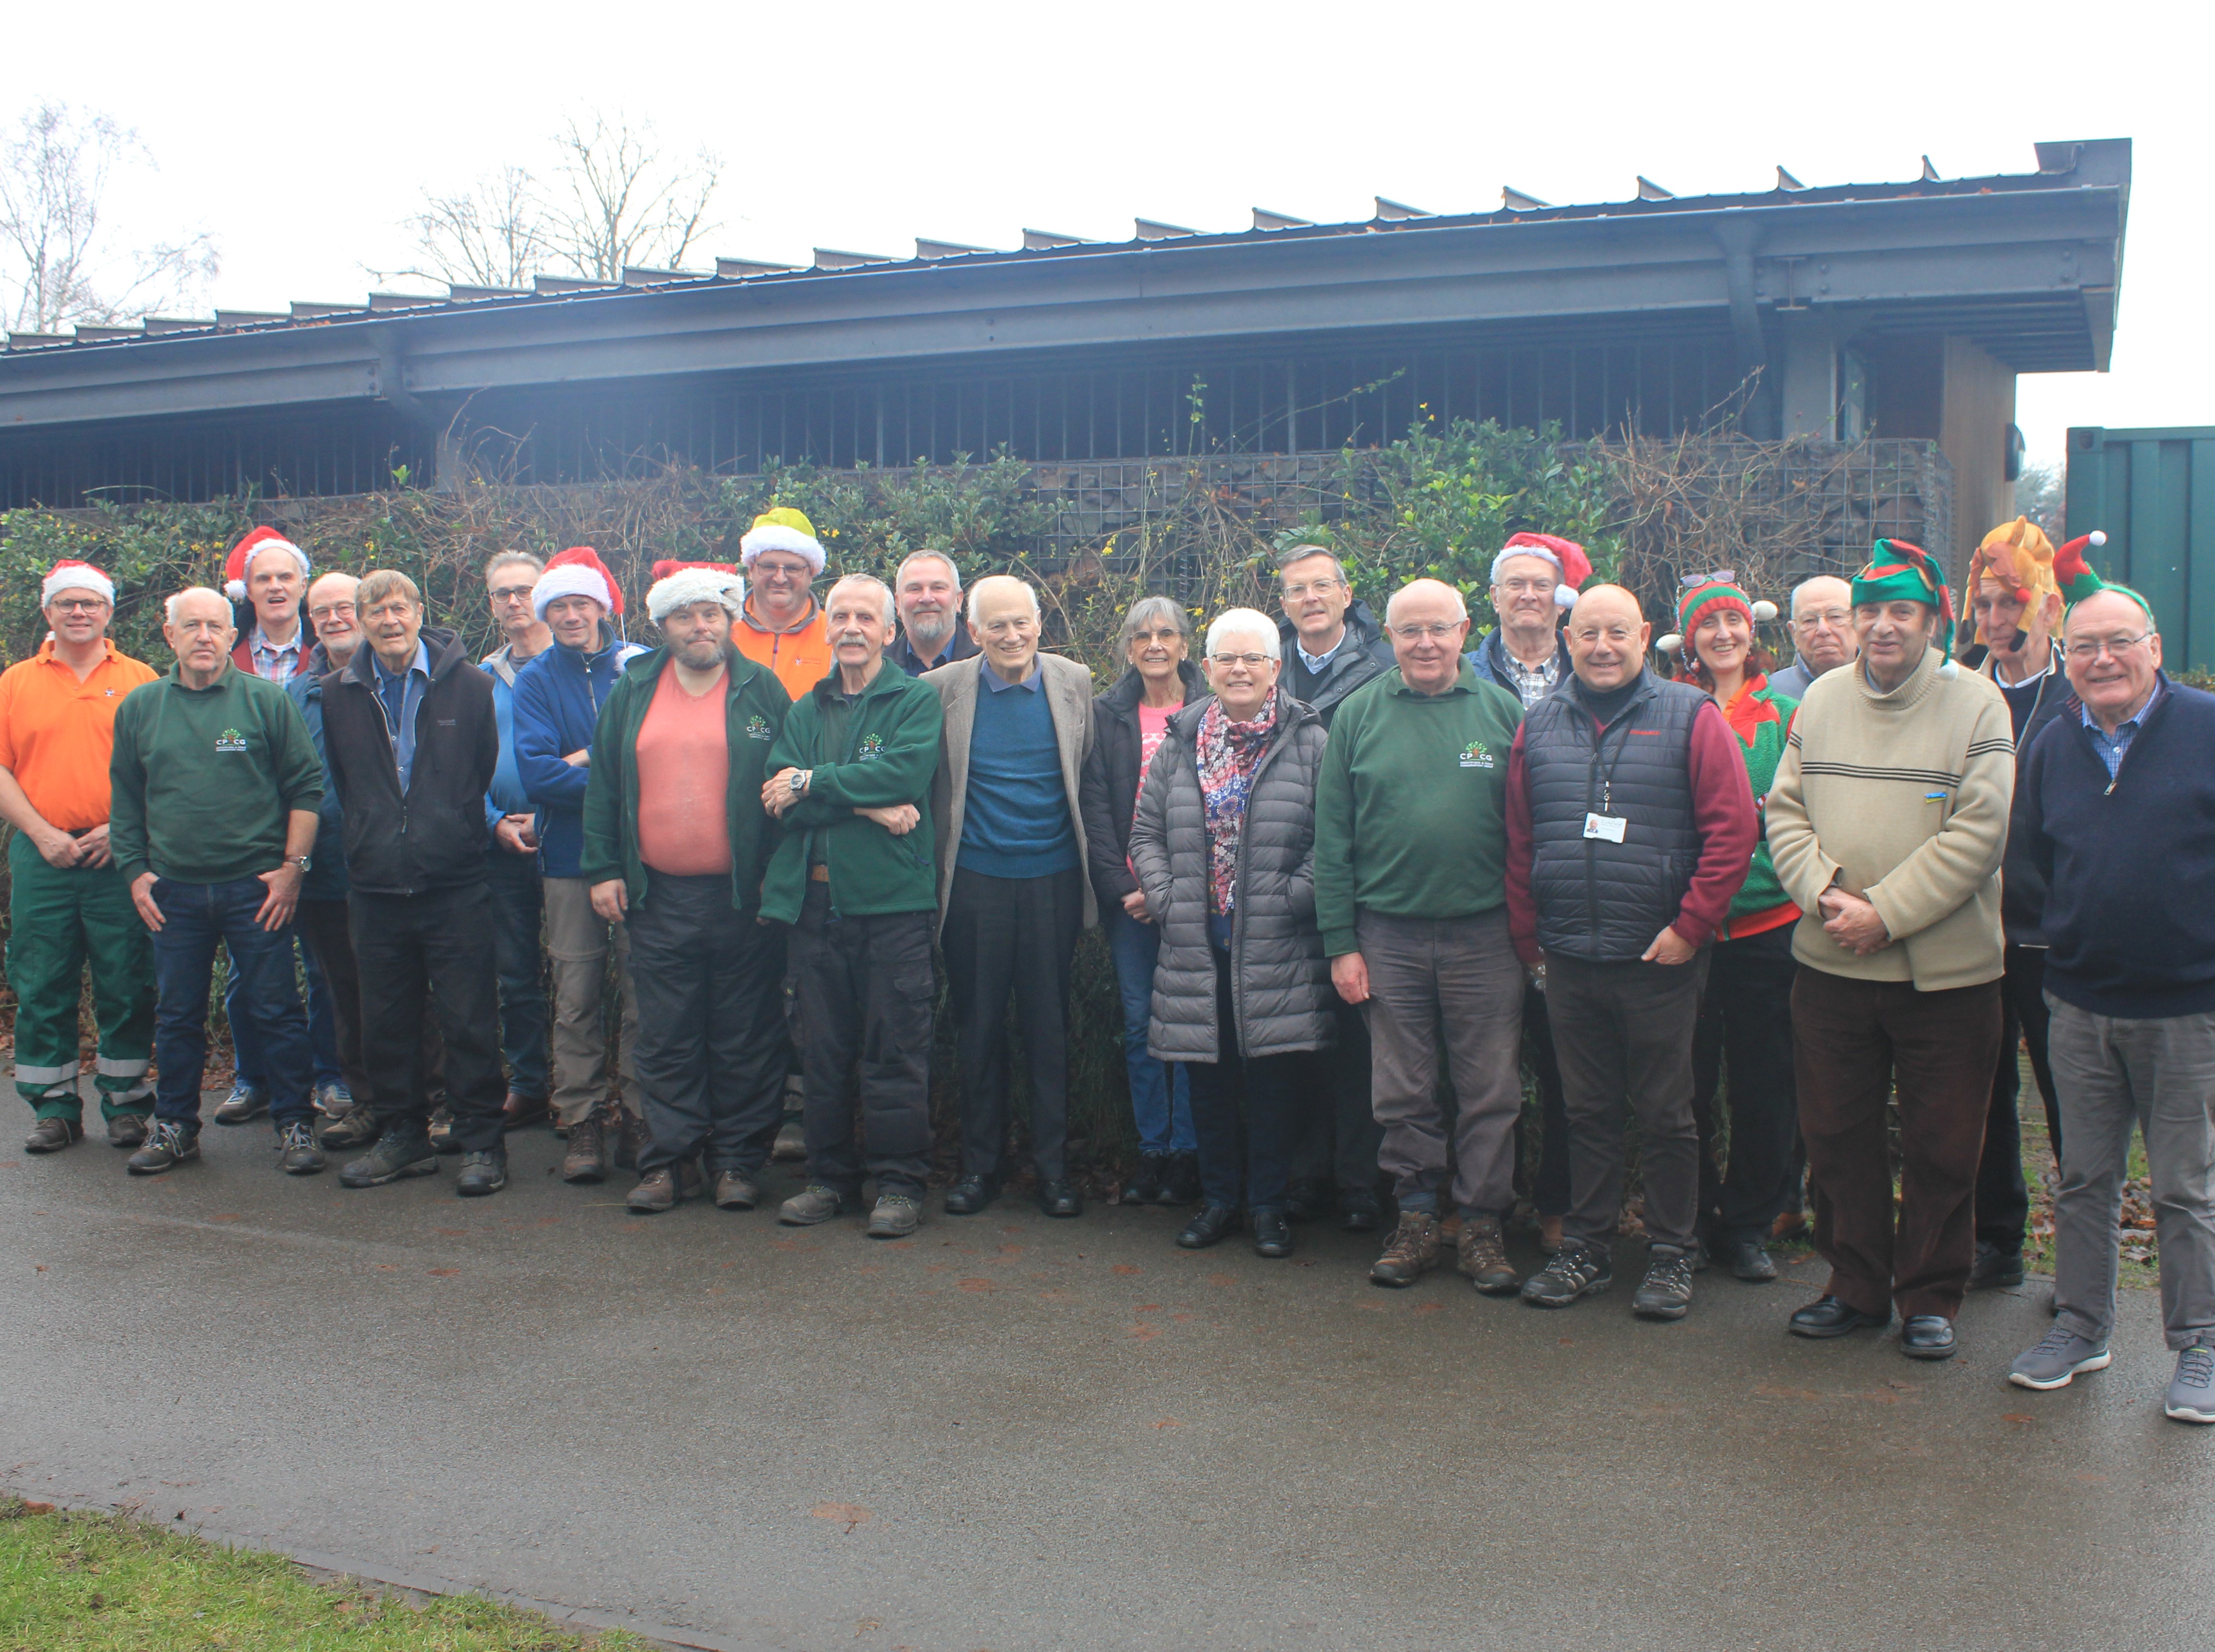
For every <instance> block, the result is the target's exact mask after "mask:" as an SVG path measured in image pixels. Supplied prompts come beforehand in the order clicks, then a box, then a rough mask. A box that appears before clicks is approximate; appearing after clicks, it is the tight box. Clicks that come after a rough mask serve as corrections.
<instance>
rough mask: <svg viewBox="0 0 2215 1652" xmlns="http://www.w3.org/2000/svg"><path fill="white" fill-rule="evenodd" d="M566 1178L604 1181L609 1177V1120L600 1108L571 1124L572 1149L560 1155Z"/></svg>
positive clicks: (582, 1180)
mask: <svg viewBox="0 0 2215 1652" xmlns="http://www.w3.org/2000/svg"><path fill="white" fill-rule="evenodd" d="M561 1179H562V1180H563V1181H565V1182H604V1181H606V1180H607V1179H608V1129H607V1121H606V1120H605V1119H604V1118H603V1117H601V1115H600V1113H599V1112H598V1111H594V1112H592V1113H590V1114H588V1115H586V1117H584V1118H583V1119H582V1120H580V1121H579V1122H578V1123H574V1124H572V1125H571V1126H570V1127H569V1151H568V1153H564V1154H563V1155H562V1156H561Z"/></svg>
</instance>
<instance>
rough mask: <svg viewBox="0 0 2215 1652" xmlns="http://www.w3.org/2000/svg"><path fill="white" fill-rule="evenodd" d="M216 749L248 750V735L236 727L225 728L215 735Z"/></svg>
mask: <svg viewBox="0 0 2215 1652" xmlns="http://www.w3.org/2000/svg"><path fill="white" fill-rule="evenodd" d="M215 749H216V750H218V751H243V750H246V737H245V736H244V735H242V734H241V733H240V732H239V731H237V730H236V729H225V730H224V731H223V732H222V733H221V734H218V735H217V736H216V737H215Z"/></svg>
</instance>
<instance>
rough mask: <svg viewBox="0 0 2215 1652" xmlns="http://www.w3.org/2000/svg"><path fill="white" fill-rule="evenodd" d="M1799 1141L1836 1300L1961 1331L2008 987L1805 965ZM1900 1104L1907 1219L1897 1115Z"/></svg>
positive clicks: (1796, 1009) (1796, 1024)
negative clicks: (1890, 1123) (1891, 1105)
mask: <svg viewBox="0 0 2215 1652" xmlns="http://www.w3.org/2000/svg"><path fill="white" fill-rule="evenodd" d="M1792 1035H1793V1055H1794V1068H1795V1075H1796V1077H1797V1080H1798V1088H1799V1092H1800V1132H1801V1135H1802V1136H1804V1137H1805V1138H1806V1140H1807V1179H1808V1183H1809V1185H1810V1186H1811V1187H1812V1188H1813V1191H1814V1203H1815V1248H1816V1250H1817V1251H1820V1252H1821V1253H1822V1257H1823V1259H1824V1260H1825V1262H1827V1263H1830V1264H1831V1283H1830V1294H1832V1295H1833V1296H1835V1297H1837V1298H1838V1299H1839V1300H1841V1301H1843V1302H1844V1303H1845V1304H1846V1305H1847V1306H1850V1307H1853V1308H1856V1309H1859V1310H1860V1311H1861V1312H1863V1313H1873V1314H1874V1313H1888V1312H1891V1309H1892V1306H1893V1303H1894V1302H1897V1303H1898V1304H1899V1312H1900V1314H1901V1315H1902V1317H1903V1318H1912V1317H1913V1316H1915V1315H1917V1314H1919V1313H1935V1314H1938V1315H1941V1316H1942V1317H1943V1318H1945V1319H1952V1318H1953V1317H1954V1314H1955V1313H1957V1312H1959V1311H1960V1306H1961V1298H1962V1296H1963V1294H1965V1293H1966V1292H1967V1289H1968V1286H1969V1267H1970V1264H1971V1263H1973V1261H1974V1260H1975V1257H1976V1208H1975V1204H1976V1201H1975V1194H1976V1187H1977V1159H1978V1157H1979V1154H1980V1153H1982V1152H1983V1151H1984V1145H1985V1111H1986V1108H1987V1104H1988V1102H1989V1101H1990V1099H1991V1086H1992V1063H1993V1062H1996V1061H1997V1060H1998V1059H1999V1046H2000V983H1999V982H1998V981H1997V980H1992V981H1988V982H1985V983H1984V984H1982V985H1981V986H1976V987H1956V988H1951V989H1949V990H1948V991H1945V992H1932V993H1925V992H1917V991H1916V989H1915V986H1914V983H1913V982H1906V981H1856V980H1850V979H1848V978H1847V977H1846V976H1834V975H1830V974H1826V973H1825V971H1823V970H1817V969H1812V968H1809V967H1807V966H1806V965H1804V964H1803V965H1802V966H1801V970H1800V974H1799V978H1798V979H1797V980H1796V981H1795V982H1794V983H1793V988H1792ZM1895 1091H1896V1092H1897V1093H1898V1098H1899V1159H1900V1164H1899V1215H1898V1218H1897V1221H1895V1219H1894V1216H1893V1200H1892V1175H1893V1163H1892V1152H1891V1147H1890V1145H1889V1143H1888V1141H1887V1118H1886V1105H1887V1102H1888V1101H1890V1100H1891V1099H1892V1098H1893V1092H1895Z"/></svg>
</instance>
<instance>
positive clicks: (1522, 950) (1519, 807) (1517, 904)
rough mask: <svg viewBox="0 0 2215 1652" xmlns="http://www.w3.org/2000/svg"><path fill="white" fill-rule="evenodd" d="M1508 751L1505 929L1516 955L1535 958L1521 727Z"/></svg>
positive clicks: (1535, 912)
mask: <svg viewBox="0 0 2215 1652" xmlns="http://www.w3.org/2000/svg"><path fill="white" fill-rule="evenodd" d="M1525 726H1526V725H1523V724H1518V725H1516V729H1515V743H1514V745H1513V746H1512V747H1510V748H1509V750H1508V753H1507V933H1508V937H1509V939H1512V940H1513V941H1514V943H1515V955H1516V957H1518V958H1521V959H1522V960H1523V962H1524V963H1525V964H1536V963H1537V961H1538V958H1539V952H1538V903H1537V901H1536V900H1535V899H1533V898H1532V896H1531V777H1530V774H1529V773H1528V772H1527V771H1526V770H1525V768H1524V766H1523V730H1524V728H1525Z"/></svg>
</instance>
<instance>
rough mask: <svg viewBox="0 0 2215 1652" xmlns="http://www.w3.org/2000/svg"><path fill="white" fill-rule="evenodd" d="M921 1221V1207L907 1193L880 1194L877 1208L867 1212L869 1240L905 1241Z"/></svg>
mask: <svg viewBox="0 0 2215 1652" xmlns="http://www.w3.org/2000/svg"><path fill="white" fill-rule="evenodd" d="M922 1220H923V1205H922V1203H921V1202H920V1201H918V1200H917V1198H916V1197H915V1196H914V1195H912V1194H909V1193H880V1194H879V1195H877V1208H875V1209H874V1210H872V1211H871V1212H869V1227H868V1234H869V1237H870V1238H871V1239H905V1238H906V1237H907V1236H908V1235H909V1234H911V1233H914V1232H915V1229H916V1224H917V1223H918V1222H920V1221H922Z"/></svg>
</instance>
